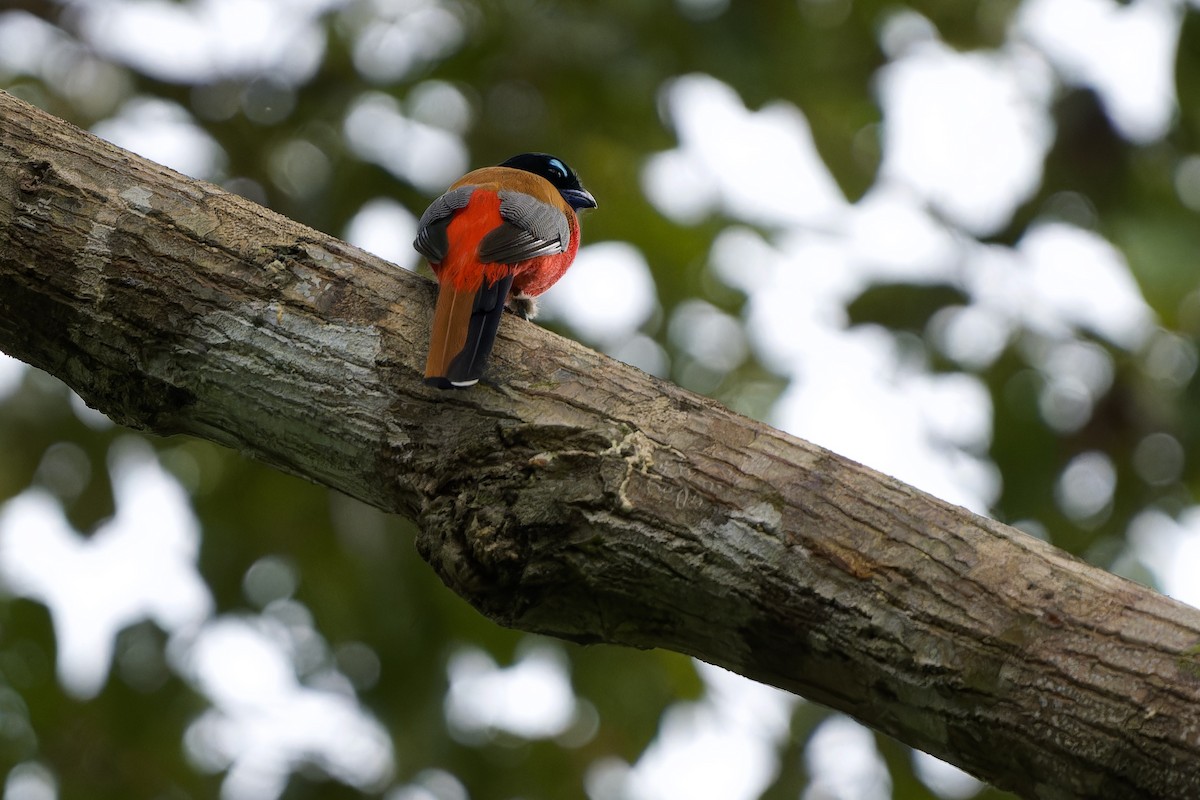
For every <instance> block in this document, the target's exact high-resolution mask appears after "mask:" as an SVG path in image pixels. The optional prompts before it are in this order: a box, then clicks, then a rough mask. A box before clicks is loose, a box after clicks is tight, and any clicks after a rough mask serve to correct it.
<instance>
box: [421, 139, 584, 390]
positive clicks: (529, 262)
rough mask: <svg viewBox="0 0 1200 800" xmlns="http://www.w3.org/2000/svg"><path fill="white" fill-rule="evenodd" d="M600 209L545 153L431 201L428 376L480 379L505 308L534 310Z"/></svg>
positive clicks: (437, 382) (436, 382)
mask: <svg viewBox="0 0 1200 800" xmlns="http://www.w3.org/2000/svg"><path fill="white" fill-rule="evenodd" d="M595 207H596V201H595V199H594V198H593V197H592V196H591V194H589V193H588V192H587V190H586V189H584V188H583V186H582V185H581V184H580V182H579V178H578V176H577V175H576V174H575V172H574V171H573V170H572V169H571V168H570V167H568V166H567V165H566V164H565V163H563V162H562V161H561V160H560V159H557V158H555V157H554V156H551V155H547V154H545V153H523V154H521V155H519V156H513V157H512V158H510V159H508V160H507V161H505V162H504V163H503V164H501V165H499V166H496V167H484V168H483V169H477V170H475V171H474V172H470V173H468V174H466V175H464V176H463V177H462V178H460V179H459V180H458V181H456V182H455V183H454V184H453V185H452V186H451V187H450V188H449V189H448V190H447V191H446V193H445V194H443V195H442V196H441V197H439V198H437V199H436V200H434V201H433V202H432V203H431V204H430V205H429V208H428V209H426V211H425V213H424V214H423V215H422V216H421V221H420V224H419V225H418V228H417V239H416V241H415V242H414V243H413V246H414V247H416V249H417V251H418V252H420V253H421V254H422V255H424V256H425V257H426V258H427V259H429V264H430V266H431V267H433V272H434V275H436V276H437V279H438V301H437V307H436V309H435V310H434V315H433V329H432V332H431V335H430V342H429V358H428V360H427V361H426V365H425V382H426V383H427V384H429V385H431V386H437V387H438V388H441V389H449V388H466V387H468V386H473V385H474V384H475V383H477V382H478V381H479V377H480V375H481V374H482V373H483V367H484V365H485V364H486V363H487V357H488V354H489V353H490V352H491V350H492V344H493V343H494V342H495V339H496V329H497V328H498V327H499V325H500V318H501V316H502V315H503V311H504V308H505V307H506V306H507V307H509V308H510V309H511V310H513V311H514V312H515V313H517V314H519V315H520V316H522V317H525V318H529V317H532V316H533V311H534V302H533V298H534V297H536V296H538V295H540V294H541V293H542V292H544V291H546V290H547V289H549V288H550V287H551V286H552V285H553V284H554V283H555V282H556V281H557V280H558V279H559V278H561V277H562V276H563V273H565V272H566V271H567V268H568V267H570V266H571V262H572V261H574V260H575V254H576V252H577V251H578V250H579V218H578V217H577V215H576V213H577V211H578V210H580V209H585V208H595Z"/></svg>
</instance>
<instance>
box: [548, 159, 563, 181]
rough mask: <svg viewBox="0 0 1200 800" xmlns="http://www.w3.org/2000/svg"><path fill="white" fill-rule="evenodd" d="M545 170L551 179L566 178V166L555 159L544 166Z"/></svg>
mask: <svg viewBox="0 0 1200 800" xmlns="http://www.w3.org/2000/svg"><path fill="white" fill-rule="evenodd" d="M546 169H547V170H548V171H549V172H550V175H551V176H552V177H555V178H565V177H567V165H566V164H564V163H563V162H561V161H559V160H558V159H557V158H552V159H550V161H549V163H548V164H547V165H546Z"/></svg>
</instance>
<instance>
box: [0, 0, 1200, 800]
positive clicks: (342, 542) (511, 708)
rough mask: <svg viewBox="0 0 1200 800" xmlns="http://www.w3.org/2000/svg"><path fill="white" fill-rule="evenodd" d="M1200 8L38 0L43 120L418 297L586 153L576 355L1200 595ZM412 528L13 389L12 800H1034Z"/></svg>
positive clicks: (0, 49)
mask: <svg viewBox="0 0 1200 800" xmlns="http://www.w3.org/2000/svg"><path fill="white" fill-rule="evenodd" d="M1195 5H1196V4H1192V3H1185V2H1182V1H1181V0H1179V1H1177V0H1131V1H1130V2H1113V1H1112V0H983V1H982V2H973V3H964V2H940V1H939V0H927V1H926V2H910V3H907V4H902V3H896V2H886V3H885V2H853V0H755V1H754V2H748V1H747V2H732V0H673V2H670V1H668V0H659V1H657V2H656V1H654V0H614V2H607V3H597V2H593V1H592V0H574V1H564V2H549V1H548V0H512V1H511V2H487V1H486V0H178V1H177V2H169V1H168V0H61V1H60V2H54V1H53V0H8V2H6V3H4V4H3V5H0V87H2V88H4V89H5V90H7V91H9V92H12V93H14V94H16V95H18V96H20V97H22V98H24V99H26V100H28V101H30V102H32V103H34V104H36V105H38V106H40V107H42V108H44V109H46V110H47V111H50V112H51V113H53V114H56V115H58V116H60V117H62V118H64V119H66V120H69V121H71V122H73V123H75V124H76V125H79V126H81V127H83V128H86V129H88V130H91V131H93V132H95V133H96V134H98V135H100V136H102V137H104V138H106V139H109V140H111V141H113V142H115V143H116V144H118V145H120V146H122V147H126V148H129V149H131V150H134V151H136V152H138V153H140V154H142V155H145V156H147V157H149V158H151V159H154V160H156V161H159V162H162V163H164V164H167V165H168V166H171V167H173V168H175V169H177V170H180V171H181V172H184V173H186V174H188V175H191V176H194V177H196V178H202V179H204V180H208V181H212V182H215V183H217V184H219V185H221V186H224V187H226V188H227V189H229V190H231V191H234V192H237V193H240V194H242V195H245V196H247V197H249V198H252V199H254V200H256V201H257V202H259V203H262V204H263V205H266V206H268V207H270V208H273V209H275V210H276V211H279V212H280V213H283V214H285V215H287V216H290V217H292V218H294V219H297V220H299V221H301V222H304V223H306V224H308V225H311V226H313V227H315V228H318V229H320V230H322V231H325V232H327V233H330V234H333V235H336V236H341V237H343V238H346V239H347V240H349V241H351V242H353V243H355V244H357V245H359V246H362V247H364V248H366V249H368V250H371V251H373V252H375V253H378V254H379V255H381V256H383V257H385V258H387V259H389V260H391V261H393V262H395V263H396V264H397V265H398V268H404V269H426V268H425V267H423V266H421V265H419V264H418V262H417V257H416V254H415V253H414V252H413V251H412V248H411V241H412V238H413V234H414V229H415V220H416V217H417V216H419V214H420V213H421V211H422V210H423V209H424V207H425V205H426V204H427V203H428V202H429V200H430V199H431V198H432V197H434V196H436V195H437V194H438V193H440V192H441V191H442V190H443V189H444V188H445V187H446V185H447V184H449V183H450V182H451V181H453V180H454V179H455V178H457V177H458V176H459V175H461V174H462V173H463V172H465V171H466V170H468V169H470V168H473V167H476V166H482V165H487V164H494V163H497V162H499V161H501V160H503V159H504V158H507V157H508V156H510V155H512V154H514V153H518V152H522V151H527V150H545V151H549V152H552V153H555V154H557V155H559V156H561V157H562V158H564V159H565V160H566V161H568V163H570V164H571V165H572V166H573V167H574V168H575V169H576V170H577V171H578V172H579V174H580V175H581V176H582V178H583V180H584V183H585V184H586V185H587V186H588V188H589V189H590V190H591V191H592V192H593V193H594V194H595V195H596V197H597V198H598V200H599V203H600V208H599V209H598V210H597V211H595V212H592V213H591V214H590V215H588V216H587V217H586V219H585V220H584V242H585V247H584V249H583V250H582V252H581V254H580V256H579V259H578V261H577V262H576V265H575V266H574V267H573V268H572V270H571V272H570V273H568V275H567V277H566V278H565V279H564V280H563V281H562V282H561V283H560V284H559V285H558V286H556V287H555V288H554V289H553V290H551V292H550V293H549V294H548V295H547V296H546V298H545V299H544V301H543V303H542V308H543V314H542V317H541V320H540V321H541V322H542V324H545V325H547V326H548V327H551V328H553V329H555V330H557V331H559V332H561V333H563V334H564V335H567V336H570V337H572V338H575V339H578V340H580V341H582V342H584V343H586V344H588V345H590V346H592V347H595V348H597V349H600V350H603V351H605V352H607V353H610V354H612V355H613V356H615V357H616V358H619V359H621V360H624V361H626V362H629V363H631V364H634V365H636V366H638V367H640V368H642V369H644V370H646V371H648V372H651V373H654V374H656V375H660V376H662V377H665V378H668V379H670V380H672V381H675V382H677V383H679V384H681V385H683V386H684V387H687V388H689V389H692V390H694V391H696V392H700V393H702V394H705V395H708V396H711V397H714V398H717V399H718V400H720V401H722V402H724V403H726V404H728V405H730V406H731V407H733V408H735V409H736V410H738V411H741V412H743V413H745V414H748V415H750V416H753V417H756V418H759V419H763V420H766V421H769V422H771V423H772V424H774V425H777V426H779V427H781V428H784V429H786V430H788V431H790V432H792V433H795V434H797V435H799V436H802V437H804V438H807V439H809V440H811V441H814V442H816V443H818V444H821V445H824V446H826V447H829V448H831V449H833V450H835V451H837V452H839V453H842V454H844V455H846V456H849V457H851V458H854V459H857V460H859V461H863V462H865V463H867V464H870V465H871V466H874V467H876V468H878V469H881V470H883V471H885V472H888V473H890V474H892V475H895V476H897V477H899V478H901V479H902V480H905V481H908V482H910V483H913V484H915V485H917V486H919V487H921V488H923V489H925V490H927V491H930V492H932V493H934V494H937V495H939V496H941V497H944V498H946V499H948V500H951V501H953V502H955V503H959V504H962V505H965V506H967V507H969V508H972V509H974V510H976V511H979V512H981V513H987V514H990V515H993V516H995V517H996V518H998V519H1000V520H1003V521H1005V522H1008V523H1011V524H1014V525H1017V526H1019V527H1021V528H1022V529H1024V530H1026V531H1028V532H1029V533H1030V534H1032V535H1035V536H1039V537H1042V538H1044V539H1048V540H1049V541H1051V542H1053V543H1054V544H1056V545H1058V546H1059V547H1062V548H1065V549H1067V550H1069V551H1070V552H1072V553H1075V554H1078V555H1080V556H1082V557H1083V558H1085V559H1087V560H1088V561H1091V562H1092V563H1095V564H1098V565H1101V566H1103V567H1105V568H1108V569H1111V570H1114V571H1116V572H1118V573H1121V574H1124V575H1127V576H1129V577H1132V578H1134V579H1136V580H1140V581H1143V582H1146V583H1149V584H1151V585H1155V586H1157V587H1158V588H1160V589H1162V590H1164V591H1167V592H1168V593H1171V594H1173V595H1175V596H1177V597H1180V598H1181V599H1183V600H1185V601H1187V602H1192V603H1200V581H1197V580H1195V579H1194V576H1195V575H1196V574H1197V571H1198V570H1200V511H1198V510H1197V509H1198V507H1197V505H1196V490H1197V487H1198V485H1200V458H1198V457H1197V456H1200V425H1198V419H1200V417H1198V416H1197V414H1196V413H1195V408H1196V401H1197V395H1198V394H1200V381H1198V379H1197V377H1196V367H1197V348H1196V343H1197V336H1198V335H1200V269H1197V266H1198V264H1197V254H1198V253H1200V225H1198V224H1197V213H1198V212H1200V154H1198V147H1200V145H1198V137H1200V117H1198V113H1200V104H1198V102H1197V101H1198V99H1200V98H1198V97H1197V95H1198V93H1200V30H1198V16H1197V11H1196V9H1195V7H1194V6H1195ZM412 538H413V530H412V528H411V526H410V525H409V524H408V523H407V522H406V521H404V520H401V519H397V518H395V517H390V516H387V515H385V514H382V513H380V512H377V511H375V510H373V509H370V508H367V507H365V506H363V505H361V504H359V503H357V502H355V501H353V500H350V499H348V498H346V497H344V496H341V495H339V494H336V493H334V492H331V491H329V490H326V489H324V488H321V487H318V486H314V485H311V484H308V483H306V482H303V481H300V480H297V479H294V478H290V477H287V476H284V475H281V474H279V473H277V472H274V471H272V470H270V469H267V468H264V467H262V466H259V465H258V464H255V463H252V462H249V461H247V460H245V459H243V458H241V457H239V456H238V455H236V454H234V453H232V452H229V451H227V450H224V449H222V448H220V447H217V446H215V445H212V444H209V443H207V442H203V441H197V440H193V439H187V438H181V437H175V438H169V439H163V438H156V437H149V436H143V435H140V434H135V433H132V432H130V431H127V430H123V429H121V428H119V427H116V426H114V425H112V424H111V423H110V422H109V421H108V420H107V419H106V418H105V417H104V416H103V415H101V414H99V413H97V412H95V411H93V410H91V409H88V408H87V407H85V406H84V405H83V404H82V403H81V402H80V401H79V400H78V398H77V397H75V396H74V395H73V394H72V392H71V391H70V390H69V389H67V388H66V387H65V386H63V385H62V384H61V383H59V382H58V381H56V380H55V379H53V378H51V377H49V376H47V375H45V374H43V373H41V372H38V371H36V370H33V369H30V368H27V367H25V366H24V365H22V364H20V363H18V362H16V361H14V360H12V359H8V358H7V357H4V356H0V797H2V798H3V800H53V799H54V798H82V797H86V798H113V799H114V800H116V799H117V798H122V799H125V798H161V799H162V800H176V799H179V800H182V799H183V798H205V797H216V796H220V797H223V798H226V800H275V798H289V799H290V800H299V799H300V798H326V797H328V798H358V797H363V796H369V797H383V798H385V800H466V799H467V798H473V799H474V800H489V799H490V798H497V799H500V798H528V799H529V800H534V799H535V798H566V797H587V798H590V799H591V800H620V799H623V798H632V799H633V800H658V799H659V798H689V799H694V798H720V799H721V800H740V799H742V798H745V800H752V799H753V798H770V799H771V800H776V799H781V798H804V800H860V799H861V800H875V799H876V798H889V797H891V798H905V799H907V798H970V797H979V798H998V797H1004V796H1006V795H1004V794H1003V793H1001V792H998V791H996V790H994V789H991V788H988V787H986V786H983V785H982V784H980V783H978V782H977V781H975V780H973V779H972V778H970V777H968V776H966V775H964V774H962V773H961V772H959V771H957V770H955V769H953V768H951V767H948V766H947V765H945V764H942V763H941V762H938V761H936V760H934V759H932V758H929V757H927V756H924V755H921V754H919V753H913V752H912V751H910V750H908V749H907V748H905V747H903V746H901V745H899V744H897V743H896V742H894V741H892V740H890V739H888V738H887V737H883V736H879V735H876V734H873V733H872V732H870V731H869V730H867V729H864V728H862V727H860V726H859V725H858V724H857V723H855V722H853V721H852V720H850V719H848V718H846V717H843V716H840V715H836V714H832V713H830V712H828V711H827V710H825V709H823V708H821V707H818V706H815V705H812V704H809V703H806V702H804V701H802V700H799V699H797V698H795V697H792V696H789V695H786V694H784V693H782V692H778V691H775V690H772V689H769V688H766V687H762V686H759V685H756V684H753V683H751V682H749V681H746V680H743V679H741V678H738V677H737V676H733V675H730V674H729V673H726V672H724V671H721V670H718V669H715V668H711V667H708V666H705V665H702V664H698V663H694V662H692V661H691V660H689V659H687V658H684V657H682V656H677V655H675V654H672V653H666V652H659V651H651V652H637V651H631V650H624V649H620V648H615V647H605V646H596V647H588V648H580V647H577V646H573V645H569V644H565V643H562V642H557V641H554V640H550V639H545V638H539V637H533V636H527V635H523V634H520V633H516V632H512V631H508V630H503V629H500V628H498V627H496V626H495V625H493V624H491V623H490V622H488V621H486V620H485V619H483V618H481V617H480V616H479V615H477V614H476V613H475V612H474V611H473V610H472V609H470V608H469V607H468V606H466V605H465V604H464V603H463V602H462V601H460V600H459V599H458V598H457V597H456V596H454V595H453V594H451V593H450V592H449V591H447V590H446V589H444V588H443V587H442V586H441V585H440V583H439V582H438V581H437V579H436V577H435V576H434V575H433V573H432V572H431V570H429V569H428V568H427V567H426V566H425V565H424V564H423V563H422V562H421V561H420V560H419V559H418V558H417V556H416V554H415V552H414V549H413V546H412Z"/></svg>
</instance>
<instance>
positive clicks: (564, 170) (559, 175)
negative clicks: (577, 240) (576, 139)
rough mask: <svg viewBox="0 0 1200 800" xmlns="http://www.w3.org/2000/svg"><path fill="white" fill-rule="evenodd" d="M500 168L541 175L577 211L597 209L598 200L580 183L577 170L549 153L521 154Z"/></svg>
mask: <svg viewBox="0 0 1200 800" xmlns="http://www.w3.org/2000/svg"><path fill="white" fill-rule="evenodd" d="M500 166H502V167H512V168H513V169H520V170H524V171H525V172H532V173H533V174H534V175H540V176H541V177H543V178H545V179H546V180H548V181H550V185H552V186H553V187H554V188H555V189H558V193H559V194H561V195H562V197H563V199H564V200H566V201H567V205H569V206H571V208H573V209H575V210H576V211H579V210H580V209H584V208H595V207H596V198H594V197H592V194H591V192H589V191H588V190H587V189H584V188H583V184H582V183H580V182H579V176H578V175H576V174H575V170H573V169H571V168H570V167H568V166H567V164H566V162H565V161H563V160H562V159H561V158H556V157H555V156H552V155H550V154H549V153H521V154H520V155H517V156H513V157H512V158H510V159H508V160H507V161H505V162H504V163H503V164H501V165H500Z"/></svg>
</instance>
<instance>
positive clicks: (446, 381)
mask: <svg viewBox="0 0 1200 800" xmlns="http://www.w3.org/2000/svg"><path fill="white" fill-rule="evenodd" d="M512 282H513V276H512V275H507V276H505V277H503V278H501V279H500V280H498V281H496V282H495V283H493V284H490V285H489V284H488V283H487V282H486V281H485V282H484V284H483V285H482V286H480V287H479V291H478V292H476V293H475V305H474V307H473V308H472V310H471V321H470V323H469V324H468V327H467V341H466V343H465V344H464V345H463V349H462V350H460V351H459V352H458V355H456V356H455V357H454V358H453V359H452V360H451V361H450V365H449V367H448V368H447V369H446V375H445V377H444V378H442V379H440V380H439V379H431V382H433V381H436V385H438V386H439V387H440V388H443V389H449V388H455V389H465V388H467V387H469V386H474V385H475V384H476V383H478V382H479V378H480V376H481V375H483V368H484V366H485V365H486V364H487V359H488V356H489V355H490V354H491V352H492V345H493V344H495V342H496V330H497V329H498V328H499V327H500V319H501V318H502V317H503V316H504V304H505V302H506V301H507V300H508V292H509V289H510V288H512Z"/></svg>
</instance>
